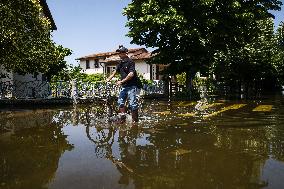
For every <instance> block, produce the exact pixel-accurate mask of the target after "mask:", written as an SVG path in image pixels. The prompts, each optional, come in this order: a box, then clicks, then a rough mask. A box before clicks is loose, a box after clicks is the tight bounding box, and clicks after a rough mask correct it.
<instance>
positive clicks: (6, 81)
mask: <svg viewBox="0 0 284 189" xmlns="http://www.w3.org/2000/svg"><path fill="white" fill-rule="evenodd" d="M39 2H40V5H41V6H42V16H45V17H47V18H48V19H49V21H50V23H51V30H56V29H57V28H56V25H55V22H54V20H53V17H52V15H51V12H50V10H49V7H48V5H47V3H46V0H40V1H39ZM3 76H4V77H3ZM43 81H46V77H45V76H44V75H43V74H42V73H38V74H25V75H21V74H18V73H14V72H7V71H6V70H5V68H4V67H3V66H2V65H0V98H1V97H12V96H13V97H16V98H26V97H37V96H41V94H36V93H39V91H41V90H42V87H43V85H42V82H43ZM38 87H40V88H38ZM44 87H47V85H46V86H44ZM8 88H11V90H10V89H8ZM12 88H13V89H12ZM36 88H37V89H36ZM37 91H38V92H37ZM7 93H9V94H7ZM12 93H13V94H12Z"/></svg>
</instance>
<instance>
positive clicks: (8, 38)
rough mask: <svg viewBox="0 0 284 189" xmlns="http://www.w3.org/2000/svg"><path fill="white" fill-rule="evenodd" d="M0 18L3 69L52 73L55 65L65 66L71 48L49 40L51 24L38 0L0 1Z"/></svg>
mask: <svg viewBox="0 0 284 189" xmlns="http://www.w3.org/2000/svg"><path fill="white" fill-rule="evenodd" d="M0 17H1V19H0V28H1V29H0V36H1V38H0V50H1V56H0V65H2V66H3V67H4V68H5V69H6V70H7V71H14V72H18V73H20V74H25V73H36V72H41V73H48V74H56V73H57V71H59V70H58V69H55V67H56V68H60V69H61V68H62V67H66V65H64V64H66V62H64V57H65V56H67V55H70V54H71V51H70V50H69V49H66V48H63V47H62V46H57V45H56V44H55V43H54V42H53V41H52V40H51V39H50V36H51V34H50V30H51V25H50V22H49V20H48V19H47V18H45V17H43V16H42V7H41V6H40V4H39V1H38V0H13V1H9V0H1V2H0ZM51 71H52V72H53V73H52V72H51Z"/></svg>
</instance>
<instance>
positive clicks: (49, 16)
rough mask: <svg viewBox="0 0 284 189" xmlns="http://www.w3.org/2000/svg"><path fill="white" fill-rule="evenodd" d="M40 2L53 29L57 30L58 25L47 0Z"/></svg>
mask: <svg viewBox="0 0 284 189" xmlns="http://www.w3.org/2000/svg"><path fill="white" fill-rule="evenodd" d="M39 3H40V5H41V6H42V8H43V13H44V15H45V16H46V17H47V18H48V19H49V20H50V23H51V29H52V30H57V27H56V25H55V22H54V20H53V18H52V15H51V12H50V10H49V8H48V5H47V3H46V0H40V1H39Z"/></svg>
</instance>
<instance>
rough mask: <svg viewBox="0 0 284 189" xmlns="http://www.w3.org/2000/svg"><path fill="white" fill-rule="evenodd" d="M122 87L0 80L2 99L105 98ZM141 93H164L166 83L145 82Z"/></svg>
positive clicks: (81, 82)
mask: <svg viewBox="0 0 284 189" xmlns="http://www.w3.org/2000/svg"><path fill="white" fill-rule="evenodd" d="M119 90H120V87H119V86H117V85H115V84H114V83H107V84H106V83H105V82H83V81H75V80H73V81H68V82H64V81H58V82H55V83H49V82H45V81H30V82H11V81H7V82H0V99H30V98H42V99H46V98H72V99H78V98H82V99H84V98H104V97H106V96H107V95H111V96H117V95H118V93H119ZM140 94H141V95H151V94H164V83H163V82H162V81H158V80H155V81H153V82H151V84H144V85H143V89H141V92H140Z"/></svg>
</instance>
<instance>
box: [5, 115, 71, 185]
mask: <svg viewBox="0 0 284 189" xmlns="http://www.w3.org/2000/svg"><path fill="white" fill-rule="evenodd" d="M53 116H54V113H53V112H52V111H21V112H16V113H10V112H9V113H1V117H0V126H1V127H0V128H1V132H0V133H1V135H0V149H1V151H0V188H5V189H10V188H22V189H25V188H27V189H28V188H46V187H45V186H46V185H47V184H48V183H49V182H50V181H51V180H52V179H53V177H54V173H55V171H56V169H57V167H58V165H57V163H58V160H59V158H60V157H61V155H62V153H64V151H66V150H71V149H72V145H70V144H69V143H68V141H67V140H66V136H65V135H64V133H63V132H62V131H61V128H60V127H59V125H58V124H56V123H54V122H53V121H52V120H53Z"/></svg>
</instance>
